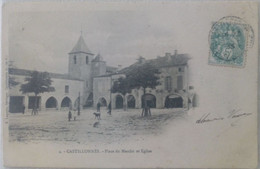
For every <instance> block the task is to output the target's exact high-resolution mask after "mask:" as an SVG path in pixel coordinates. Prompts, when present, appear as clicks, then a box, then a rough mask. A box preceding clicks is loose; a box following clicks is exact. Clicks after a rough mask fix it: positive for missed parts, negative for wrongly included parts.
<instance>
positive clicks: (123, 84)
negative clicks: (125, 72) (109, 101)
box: [111, 77, 131, 111]
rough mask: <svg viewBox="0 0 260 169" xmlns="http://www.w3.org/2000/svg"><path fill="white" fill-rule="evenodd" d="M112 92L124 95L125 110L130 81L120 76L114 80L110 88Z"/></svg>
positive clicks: (125, 108)
mask: <svg viewBox="0 0 260 169" xmlns="http://www.w3.org/2000/svg"><path fill="white" fill-rule="evenodd" d="M111 92H112V93H121V94H122V95H123V96H124V110H125V111H126V110H127V99H126V94H127V93H130V92H131V88H130V83H129V80H128V79H127V78H124V77H120V78H119V79H118V80H117V81H115V82H114V84H113V86H112V88H111Z"/></svg>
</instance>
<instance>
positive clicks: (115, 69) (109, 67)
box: [106, 66, 117, 73]
mask: <svg viewBox="0 0 260 169" xmlns="http://www.w3.org/2000/svg"><path fill="white" fill-rule="evenodd" d="M106 69H107V72H110V73H113V72H116V71H117V67H112V66H107V67H106Z"/></svg>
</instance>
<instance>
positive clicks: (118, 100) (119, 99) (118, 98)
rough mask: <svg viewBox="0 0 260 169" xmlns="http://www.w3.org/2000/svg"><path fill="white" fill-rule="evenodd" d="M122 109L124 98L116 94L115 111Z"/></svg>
mask: <svg viewBox="0 0 260 169" xmlns="http://www.w3.org/2000/svg"><path fill="white" fill-rule="evenodd" d="M123 107H124V98H123V97H122V96H121V95H120V94H118V95H116V109H122V108H123Z"/></svg>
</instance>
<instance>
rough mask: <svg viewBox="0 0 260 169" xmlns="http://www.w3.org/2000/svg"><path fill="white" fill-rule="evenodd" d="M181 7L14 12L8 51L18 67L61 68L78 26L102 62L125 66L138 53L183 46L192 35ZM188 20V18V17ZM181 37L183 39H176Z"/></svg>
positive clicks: (151, 53) (145, 54)
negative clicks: (101, 58)
mask: <svg viewBox="0 0 260 169" xmlns="http://www.w3.org/2000/svg"><path fill="white" fill-rule="evenodd" d="M181 13H183V9H181V10H179V8H174V9H172V8H166V9H165V10H160V9H158V10H156V9H155V10H142V11H141V10H136V11H135V10H107V11H106V10H104V11H103V10H102V11H76V10H75V11H69V12H68V11H60V12H55V11H50V12H45V11H41V12H18V13H12V14H10V17H9V31H10V32H9V44H10V46H9V47H10V48H9V55H10V59H11V60H13V61H14V65H15V66H16V67H19V68H26V69H38V70H48V71H53V72H60V73H66V72H67V66H68V53H69V52H70V50H71V49H72V48H73V47H74V45H75V44H76V42H77V40H78V38H79V36H80V31H81V30H82V32H83V37H84V40H85V42H86V44H87V46H88V48H89V49H90V50H91V51H92V52H93V53H94V54H97V53H100V54H101V55H102V57H103V58H104V60H105V61H106V62H107V65H111V66H117V65H119V64H120V65H123V66H127V65H130V64H132V63H134V62H135V61H136V59H137V58H138V56H140V55H141V56H143V57H145V58H156V57H157V56H159V55H160V56H162V55H164V54H165V52H171V53H173V52H174V50H175V49H178V50H179V51H180V52H184V53H187V52H188V51H187V50H185V49H183V43H185V42H184V41H183V40H185V39H186V40H188V39H189V38H191V37H190V36H191V35H192V34H189V33H188V32H191V31H186V32H185V30H186V29H191V27H190V26H191V25H193V24H194V23H191V22H190V21H191V20H190V18H191V17H194V16H193V15H192V13H191V14H188V15H186V16H184V17H185V18H184V17H178V16H179V15H180V14H181ZM187 21H189V22H187ZM180 39H183V40H180Z"/></svg>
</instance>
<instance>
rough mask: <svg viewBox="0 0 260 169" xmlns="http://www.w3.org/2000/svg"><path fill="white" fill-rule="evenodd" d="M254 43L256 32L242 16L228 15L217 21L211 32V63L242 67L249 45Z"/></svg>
mask: <svg viewBox="0 0 260 169" xmlns="http://www.w3.org/2000/svg"><path fill="white" fill-rule="evenodd" d="M253 43H254V32H253V29H252V28H251V26H250V25H248V24H246V23H245V22H244V21H243V20H242V19H241V18H239V17H235V16H228V17H224V18H221V19H220V20H219V21H218V22H215V23H214V24H213V26H212V28H211V31H210V34H209V44H210V54H209V64H211V65H219V66H231V67H239V68H242V67H244V66H245V63H246V55H247V49H248V47H252V46H253Z"/></svg>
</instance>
